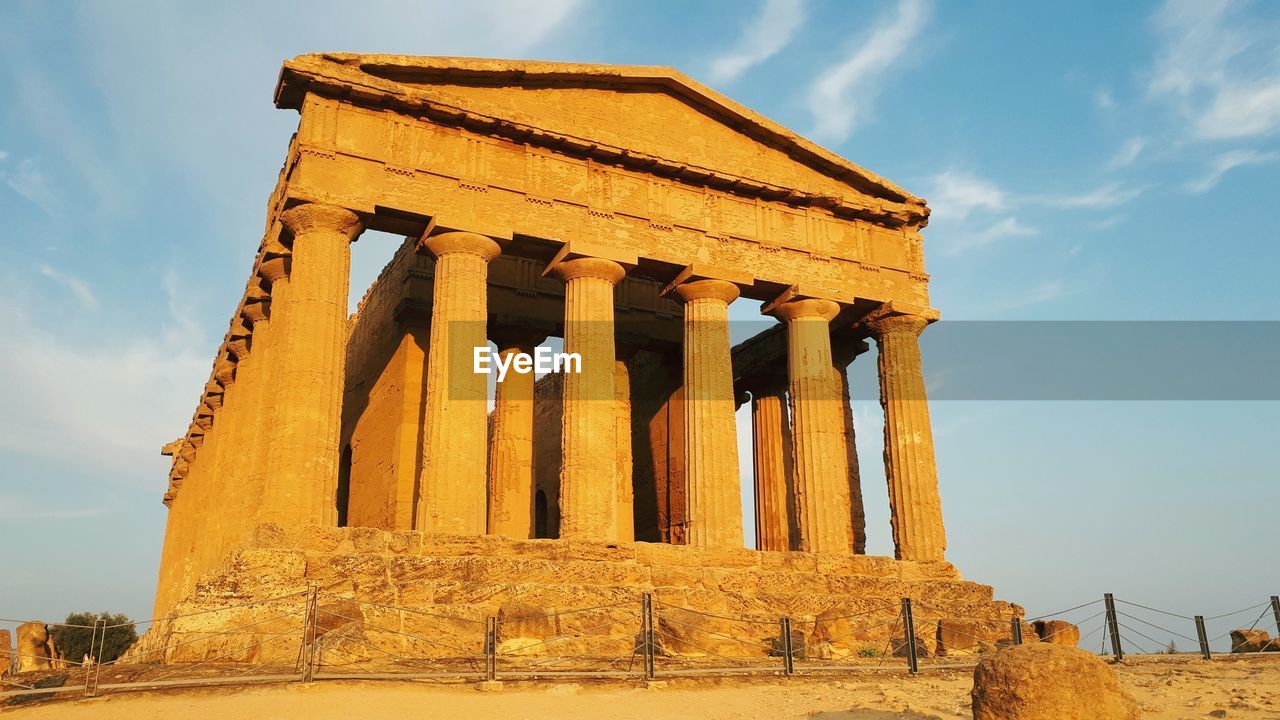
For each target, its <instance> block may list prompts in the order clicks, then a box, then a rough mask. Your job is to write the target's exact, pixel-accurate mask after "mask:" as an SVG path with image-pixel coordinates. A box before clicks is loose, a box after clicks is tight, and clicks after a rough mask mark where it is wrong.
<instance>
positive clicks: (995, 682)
mask: <svg viewBox="0 0 1280 720" xmlns="http://www.w3.org/2000/svg"><path fill="white" fill-rule="evenodd" d="M973 717H974V720H1136V719H1137V718H1138V717H1140V713H1139V709H1138V703H1137V702H1136V701H1135V700H1134V699H1133V698H1132V697H1130V696H1129V694H1128V693H1126V692H1125V691H1124V689H1123V688H1122V687H1121V686H1120V681H1119V680H1118V679H1117V678H1116V674H1115V671H1113V670H1112V669H1111V667H1110V666H1108V665H1107V664H1106V663H1104V662H1103V661H1102V660H1100V659H1098V658H1097V657H1096V656H1094V655H1091V654H1089V653H1087V652H1085V651H1083V650H1080V649H1077V648H1072V647H1066V646H1063V645H1057V644H1054V643H1051V642H1050V643H1029V644H1026V645H1018V646H1016V647H1011V648H1007V649H1004V650H999V651H996V652H994V653H992V654H990V655H987V656H986V657H984V658H983V659H982V660H980V661H978V666H977V667H976V668H974V671H973Z"/></svg>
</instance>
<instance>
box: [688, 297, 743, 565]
mask: <svg viewBox="0 0 1280 720" xmlns="http://www.w3.org/2000/svg"><path fill="white" fill-rule="evenodd" d="M674 292H675V294H676V295H678V296H679V297H680V299H681V300H683V301H684V389H685V416H684V423H685V438H684V458H685V472H686V473H687V474H686V480H685V481H686V483H687V487H688V492H689V536H688V537H689V540H688V542H689V544H690V545H697V546H703V547H707V546H711V547H729V548H737V547H742V491H741V488H740V482H741V480H740V478H739V477H738V431H737V424H736V421H735V419H734V409H735V408H734V401H733V360H732V358H731V353H730V351H731V348H730V345H729V303H731V302H733V301H734V300H735V299H737V297H738V286H737V285H734V284H733V283H731V282H728V281H726V280H714V279H706V280H694V281H692V282H686V283H682V284H681V285H679V286H677V287H676V288H675V290H674Z"/></svg>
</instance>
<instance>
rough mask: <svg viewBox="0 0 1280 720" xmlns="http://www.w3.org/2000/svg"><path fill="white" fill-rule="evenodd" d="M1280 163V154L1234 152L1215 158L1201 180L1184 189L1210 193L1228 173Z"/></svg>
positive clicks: (1250, 151) (1188, 184)
mask: <svg viewBox="0 0 1280 720" xmlns="http://www.w3.org/2000/svg"><path fill="white" fill-rule="evenodd" d="M1278 161H1280V152H1259V151H1257V150H1232V151H1231V152H1226V153H1223V154H1221V155H1219V156H1218V157H1216V158H1214V160H1213V162H1212V163H1211V164H1210V166H1209V169H1208V171H1207V172H1205V174H1204V175H1202V176H1201V177H1199V178H1196V179H1195V180H1192V181H1191V182H1188V183H1187V184H1186V185H1184V186H1183V187H1184V188H1185V189H1186V191H1187V192H1190V193H1202V192H1208V191H1209V190H1212V189H1213V188H1215V187H1217V185H1218V183H1220V182H1222V178H1223V177H1225V176H1226V174H1227V173H1229V172H1231V171H1232V170H1234V169H1236V168H1238V167H1244V166H1246V165H1268V164H1270V163H1274V162H1278Z"/></svg>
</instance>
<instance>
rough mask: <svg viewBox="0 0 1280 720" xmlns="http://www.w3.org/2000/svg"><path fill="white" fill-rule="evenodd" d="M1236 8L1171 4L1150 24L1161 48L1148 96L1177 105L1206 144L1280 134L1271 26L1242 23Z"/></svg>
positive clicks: (1201, 1) (1182, 0)
mask: <svg viewBox="0 0 1280 720" xmlns="http://www.w3.org/2000/svg"><path fill="white" fill-rule="evenodd" d="M1241 7H1242V5H1241V4H1240V3H1236V2H1232V1H1231V0H1166V2H1165V3H1164V4H1163V5H1162V6H1161V7H1160V8H1159V9H1158V10H1157V11H1156V12H1155V14H1154V15H1153V16H1152V18H1151V25H1152V27H1153V29H1154V31H1155V34H1156V36H1157V38H1158V39H1159V41H1160V43H1161V49H1160V52H1159V53H1158V55H1157V58H1156V61H1155V65H1154V67H1153V69H1152V72H1151V76H1150V80H1149V82H1148V85H1147V91H1148V93H1149V94H1150V95H1152V96H1154V97H1159V98H1164V99H1168V100H1170V101H1171V102H1173V103H1174V104H1175V106H1176V107H1177V108H1178V110H1179V112H1180V113H1181V114H1182V115H1183V116H1184V117H1185V118H1186V120H1187V122H1188V128H1187V129H1188V133H1189V134H1190V135H1192V136H1194V137H1197V138H1200V139H1207V140H1221V139H1238V138H1247V137H1257V136H1263V135H1269V134H1272V133H1275V132H1277V131H1280V54H1277V53H1276V51H1275V41H1274V39H1275V33H1276V32H1277V28H1276V26H1275V24H1274V23H1272V24H1267V23H1265V22H1263V23H1252V22H1250V21H1247V20H1245V19H1242V18H1240V17H1239V12H1238V11H1239V10H1240V8H1241Z"/></svg>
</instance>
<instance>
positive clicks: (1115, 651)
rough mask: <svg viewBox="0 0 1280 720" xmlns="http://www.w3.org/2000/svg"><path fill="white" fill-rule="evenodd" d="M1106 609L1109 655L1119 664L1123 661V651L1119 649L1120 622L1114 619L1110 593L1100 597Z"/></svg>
mask: <svg viewBox="0 0 1280 720" xmlns="http://www.w3.org/2000/svg"><path fill="white" fill-rule="evenodd" d="M1102 600H1103V604H1105V605H1106V608H1107V633H1108V634H1109V635H1110V636H1111V654H1112V656H1113V657H1115V659H1116V661H1117V662H1119V661H1121V660H1124V650H1123V649H1122V648H1121V647H1120V620H1119V619H1118V618H1117V617H1116V600H1115V598H1114V597H1112V596H1111V593H1106V594H1104V595H1103V596H1102Z"/></svg>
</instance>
